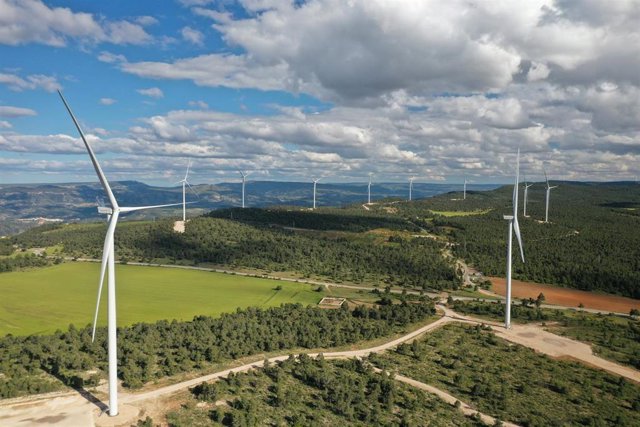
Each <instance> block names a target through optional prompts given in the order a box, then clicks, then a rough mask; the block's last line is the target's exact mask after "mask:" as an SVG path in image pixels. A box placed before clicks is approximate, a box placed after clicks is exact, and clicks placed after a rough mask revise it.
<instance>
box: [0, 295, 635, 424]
mask: <svg viewBox="0 0 640 427" xmlns="http://www.w3.org/2000/svg"><path fill="white" fill-rule="evenodd" d="M439 308H440V309H442V310H443V311H444V313H445V316H444V317H442V318H440V319H438V320H437V321H435V322H433V323H430V324H428V325H425V326H423V327H421V328H419V329H417V330H415V331H413V332H410V333H408V334H406V335H404V336H402V337H400V338H397V339H394V340H391V341H388V342H386V343H384V344H381V345H378V346H375V347H371V348H368V349H362V350H350V351H339V352H326V353H323V355H324V357H325V358H327V359H338V358H353V357H366V356H368V355H369V354H371V353H377V352H382V351H385V350H388V349H390V348H393V347H396V346H397V345H399V344H401V343H404V342H408V341H411V340H413V339H415V338H416V337H418V336H420V335H421V334H424V333H426V332H429V331H432V330H434V329H436V328H438V327H440V326H442V325H445V324H447V323H449V322H453V321H457V322H464V323H470V324H488V325H491V326H492V327H493V331H494V333H495V334H496V335H497V336H499V337H501V338H504V339H506V340H508V341H511V342H514V343H517V344H520V345H524V346H526V347H529V348H532V349H534V350H536V351H539V352H541V353H544V354H547V355H549V356H552V357H563V358H572V359H574V360H577V361H580V362H583V363H586V364H588V365H590V366H592V367H596V368H600V369H603V370H606V371H608V372H611V373H614V374H617V375H620V376H623V377H625V378H628V379H631V380H633V381H635V382H640V371H636V370H634V369H632V368H628V367H626V366H622V365H618V364H616V363H613V362H610V361H608V360H605V359H602V358H600V357H597V356H594V355H593V352H592V351H591V347H589V346H588V345H587V344H584V343H581V342H578V341H574V340H571V339H569V338H565V337H561V336H558V335H555V334H552V333H550V332H547V331H544V330H543V329H542V327H540V326H537V325H513V327H512V329H509V330H505V329H504V328H503V327H502V326H501V325H500V324H499V323H496V322H488V321H485V320H482V319H476V318H473V317H469V316H462V315H460V314H458V313H456V312H454V311H452V310H450V309H448V308H446V307H444V306H440V307H439ZM310 356H312V357H315V356H317V353H313V354H310ZM287 357H288V355H282V356H278V357H273V358H271V359H270V360H271V361H277V360H283V359H286V358H287ZM262 365H263V360H256V361H255V362H252V363H247V364H245V365H242V366H239V367H236V368H231V369H226V370H223V371H220V372H216V373H212V374H209V375H204V376H202V377H198V378H195V379H192V380H188V381H183V382H180V383H177V384H172V385H170V386H166V387H162V388H159V389H156V390H152V391H148V392H143V393H130V392H126V391H122V392H121V393H120V401H121V402H122V409H121V412H122V415H121V416H118V417H113V418H111V417H107V416H106V415H102V416H100V414H101V409H99V408H98V406H100V407H101V408H104V405H103V404H100V405H98V404H96V403H91V402H89V401H88V400H87V399H85V398H84V397H82V396H80V395H78V394H71V395H66V396H60V397H55V398H44V399H43V398H42V397H39V398H38V397H37V396H36V397H34V398H25V399H20V400H15V399H14V400H12V401H5V402H0V424H1V425H6V426H9V425H16V426H26V425H42V424H47V425H58V426H63V425H64V426H75V425H78V426H80V425H81V426H87V425H93V420H95V424H96V425H119V424H118V423H120V424H123V425H128V424H127V423H130V422H131V421H132V420H135V417H137V416H138V414H139V413H140V409H138V408H139V407H141V405H139V402H143V401H148V400H153V399H157V398H160V397H162V396H167V395H170V394H173V393H175V392H178V391H181V390H185V389H187V388H189V387H193V386H195V385H197V384H200V383H202V382H203V381H211V380H214V379H217V378H221V377H225V376H227V375H229V373H230V372H243V371H247V370H249V369H253V368H257V367H260V366H262ZM405 382H407V383H408V384H416V383H417V382H414V381H413V380H411V379H410V378H406V381H405ZM419 387H420V388H423V389H425V390H427V391H430V392H433V393H435V394H437V395H438V396H440V397H441V398H443V399H444V400H445V401H448V402H450V400H451V399H455V397H453V396H451V395H449V394H448V393H446V392H444V391H442V390H439V389H436V388H435V387H432V386H428V385H426V384H424V387H427V388H424V387H423V386H419ZM436 391H437V392H436ZM456 400H457V399H456ZM137 403H138V405H136V404H137ZM90 420H91V422H89V421H90Z"/></svg>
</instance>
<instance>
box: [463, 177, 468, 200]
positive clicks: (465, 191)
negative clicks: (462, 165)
mask: <svg viewBox="0 0 640 427" xmlns="http://www.w3.org/2000/svg"><path fill="white" fill-rule="evenodd" d="M462 200H467V177H466V176H465V177H464V186H463V187H462Z"/></svg>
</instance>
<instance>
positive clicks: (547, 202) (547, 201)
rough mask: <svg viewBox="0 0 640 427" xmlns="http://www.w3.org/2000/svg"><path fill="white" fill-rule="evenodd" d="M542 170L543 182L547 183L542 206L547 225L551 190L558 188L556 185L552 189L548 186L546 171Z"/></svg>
mask: <svg viewBox="0 0 640 427" xmlns="http://www.w3.org/2000/svg"><path fill="white" fill-rule="evenodd" d="M542 170H543V171H544V180H545V181H546V182H547V194H546V197H545V205H544V222H545V223H547V222H549V196H551V190H552V189H554V188H558V186H557V185H554V186H553V187H552V186H550V185H549V178H547V171H546V170H545V169H544V168H542Z"/></svg>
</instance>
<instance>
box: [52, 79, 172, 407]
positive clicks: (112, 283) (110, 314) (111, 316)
mask: <svg viewBox="0 0 640 427" xmlns="http://www.w3.org/2000/svg"><path fill="white" fill-rule="evenodd" d="M58 94H59V95H60V98H61V99H62V102H63V103H64V106H65V107H66V109H67V111H68V112H69V115H70V116H71V120H73V123H74V125H75V126H76V129H78V133H79V134H80V137H81V138H82V141H83V142H84V146H85V148H86V149H87V152H88V153H89V157H90V158H91V163H93V168H94V169H95V171H96V174H97V175H98V179H99V180H100V183H101V184H102V188H103V189H104V191H105V193H107V197H108V198H109V204H110V205H111V207H106V206H98V212H99V213H101V214H106V215H107V220H108V223H109V225H108V228H107V234H106V236H105V239H104V246H103V249H102V263H101V265H100V284H99V286H98V301H97V303H96V312H95V316H94V318H93V332H92V334H91V341H94V340H95V336H96V323H97V321H98V309H99V308H100V296H101V294H102V284H103V283H104V275H105V272H106V270H107V267H108V270H109V276H108V282H107V294H108V306H107V322H108V326H107V329H108V347H107V351H108V364H109V415H110V416H112V417H113V416H116V415H118V353H117V347H116V346H117V340H116V276H115V258H114V241H113V240H114V239H113V237H114V234H115V230H116V224H117V223H118V217H119V216H120V214H121V213H126V212H133V211H139V210H142V209H152V208H160V207H166V206H177V205H179V204H180V203H172V204H168V205H155V206H138V207H123V206H119V205H118V202H117V201H116V198H115V196H114V195H113V192H112V191H111V187H110V186H109V182H108V181H107V178H106V177H105V176H104V173H103V172H102V168H101V167H100V164H99V163H98V159H97V158H96V156H95V154H94V153H93V150H92V149H91V146H90V145H89V143H88V142H87V139H86V138H85V136H84V133H83V132H82V129H81V128H80V125H79V124H78V121H77V120H76V117H75V116H74V115H73V112H72V111H71V108H70V107H69V104H67V101H66V100H65V99H64V96H62V93H61V92H60V91H58Z"/></svg>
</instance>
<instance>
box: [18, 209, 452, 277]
mask: <svg viewBox="0 0 640 427" xmlns="http://www.w3.org/2000/svg"><path fill="white" fill-rule="evenodd" d="M105 227H106V225H104V224H74V225H66V226H58V227H57V228H43V229H32V230H29V231H27V232H25V233H23V234H21V235H19V236H16V237H15V238H14V239H15V242H16V244H18V245H20V246H22V247H33V246H40V247H42V246H52V245H57V244H60V245H62V246H63V247H64V252H65V253H66V254H69V255H71V256H78V257H92V258H98V257H100V255H101V251H102V244H103V243H102V238H103V236H104V230H105ZM442 250H443V244H442V243H440V242H436V241H434V240H431V239H424V238H423V239H420V238H397V237H394V236H391V237H389V238H386V239H385V241H384V242H382V243H376V242H374V241H372V239H371V238H369V237H368V236H364V235H361V234H354V233H346V234H340V233H338V234H337V235H335V234H334V233H325V232H321V231H319V232H317V233H311V234H308V233H297V232H294V231H291V230H287V229H283V228H282V227H271V226H269V225H268V224H256V223H245V222H240V221H235V220H229V219H220V218H211V217H198V218H194V219H192V220H191V221H190V222H189V224H188V226H187V229H186V231H185V233H183V234H178V233H175V232H174V231H173V223H172V221H169V220H165V221H157V222H129V223H127V222H123V223H122V224H121V225H119V228H118V230H117V232H116V256H117V257H119V259H120V260H123V261H127V260H136V261H142V262H164V263H187V264H215V265H222V266H225V267H227V268H236V267H249V268H256V269H262V270H266V271H293V272H297V273H299V274H301V275H303V276H305V277H312V276H317V277H321V278H325V279H328V280H332V281H336V282H342V281H350V282H371V283H385V284H393V285H400V286H411V287H420V288H425V289H426V288H437V289H442V288H446V287H452V286H457V284H459V283H460V279H459V277H458V275H457V274H456V271H455V268H454V265H453V263H452V262H451V261H449V260H446V259H444V258H443V257H442Z"/></svg>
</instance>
